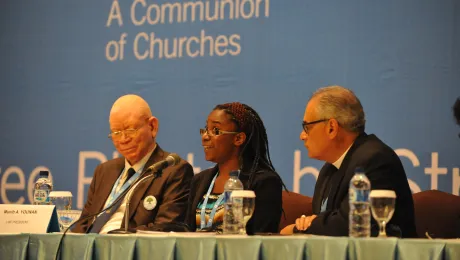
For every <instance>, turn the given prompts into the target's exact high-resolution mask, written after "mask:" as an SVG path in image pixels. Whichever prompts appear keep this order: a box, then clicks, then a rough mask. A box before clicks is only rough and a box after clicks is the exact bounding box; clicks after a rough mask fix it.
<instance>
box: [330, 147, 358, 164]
mask: <svg viewBox="0 0 460 260" xmlns="http://www.w3.org/2000/svg"><path fill="white" fill-rule="evenodd" d="M353 143H354V142H353ZM353 143H352V144H351V145H350V146H349V147H348V149H347V150H346V151H345V152H344V153H343V154H342V156H340V157H339V159H337V161H335V162H334V163H333V165H334V166H335V168H337V170H338V169H340V166H341V165H342V162H343V159H345V155H347V153H348V151H349V150H350V148H351V146H352V145H353Z"/></svg>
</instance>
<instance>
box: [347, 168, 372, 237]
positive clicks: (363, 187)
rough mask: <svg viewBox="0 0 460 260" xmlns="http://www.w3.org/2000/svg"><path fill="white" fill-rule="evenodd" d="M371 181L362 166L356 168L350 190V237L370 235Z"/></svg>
mask: <svg viewBox="0 0 460 260" xmlns="http://www.w3.org/2000/svg"><path fill="white" fill-rule="evenodd" d="M370 191H371V183H370V181H369V179H368V178H367V177H366V174H364V170H363V169H362V168H356V170H355V175H354V176H353V178H351V181H350V188H349V190H348V196H349V205H350V211H349V215H348V221H349V233H348V234H349V236H350V237H370V234H371V212H370V203H369V193H370Z"/></svg>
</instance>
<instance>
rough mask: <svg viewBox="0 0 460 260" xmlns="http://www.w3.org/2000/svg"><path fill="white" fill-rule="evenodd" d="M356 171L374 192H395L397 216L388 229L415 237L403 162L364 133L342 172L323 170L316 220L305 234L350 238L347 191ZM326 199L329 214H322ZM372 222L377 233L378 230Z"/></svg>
mask: <svg viewBox="0 0 460 260" xmlns="http://www.w3.org/2000/svg"><path fill="white" fill-rule="evenodd" d="M356 167H363V168H364V171H365V173H366V176H367V177H368V178H369V181H370V182H371V189H372V190H377V189H386V190H394V191H395V192H396V196H397V199H396V205H395V212H394V215H393V217H392V219H391V221H390V222H389V225H387V227H388V226H391V225H393V226H394V225H396V226H398V227H399V228H400V229H401V231H402V237H416V236H417V234H416V230H415V218H414V202H413V200H412V193H411V190H410V188H409V183H408V181H407V176H406V173H405V171H404V168H403V166H402V164H401V161H400V159H399V157H398V156H397V155H396V153H395V152H394V151H393V149H391V148H390V147H388V146H387V145H386V144H384V143H383V142H382V141H380V139H378V138H377V137H376V136H375V135H367V134H365V133H364V134H361V135H360V136H359V137H358V138H357V139H356V140H355V142H354V143H353V145H352V146H351V148H350V150H349V151H348V153H347V154H346V156H345V158H344V160H343V162H342V165H341V166H340V169H339V170H336V168H335V167H334V166H333V165H332V164H330V163H326V164H325V165H324V166H323V168H322V169H321V171H320V173H319V175H318V180H317V182H316V185H315V193H314V195H313V202H312V207H313V214H316V215H317V217H316V219H314V220H313V222H312V223H311V226H310V227H309V228H308V229H307V230H306V231H305V233H309V234H318V235H328V236H348V211H349V206H348V188H349V183H350V180H351V178H352V177H353V175H354V171H355V169H356ZM328 190H330V193H329V194H327V191H328ZM326 197H327V198H328V201H327V207H326V211H324V212H321V213H320V210H321V203H322V200H323V198H326ZM371 219H372V229H373V233H375V231H376V230H375V229H378V226H377V223H376V222H375V220H374V219H373V218H372V217H371Z"/></svg>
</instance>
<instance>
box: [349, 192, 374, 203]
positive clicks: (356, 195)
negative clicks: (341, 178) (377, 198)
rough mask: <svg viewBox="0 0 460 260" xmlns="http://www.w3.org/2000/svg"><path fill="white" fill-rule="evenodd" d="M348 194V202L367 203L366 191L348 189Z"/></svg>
mask: <svg viewBox="0 0 460 260" xmlns="http://www.w3.org/2000/svg"><path fill="white" fill-rule="evenodd" d="M348 193H349V201H350V202H369V191H368V190H355V189H349V191H348Z"/></svg>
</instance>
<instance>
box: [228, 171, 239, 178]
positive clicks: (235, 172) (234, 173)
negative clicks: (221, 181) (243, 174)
mask: <svg viewBox="0 0 460 260" xmlns="http://www.w3.org/2000/svg"><path fill="white" fill-rule="evenodd" d="M239 175H240V171H239V170H238V171H231V172H230V177H238V176H239Z"/></svg>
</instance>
